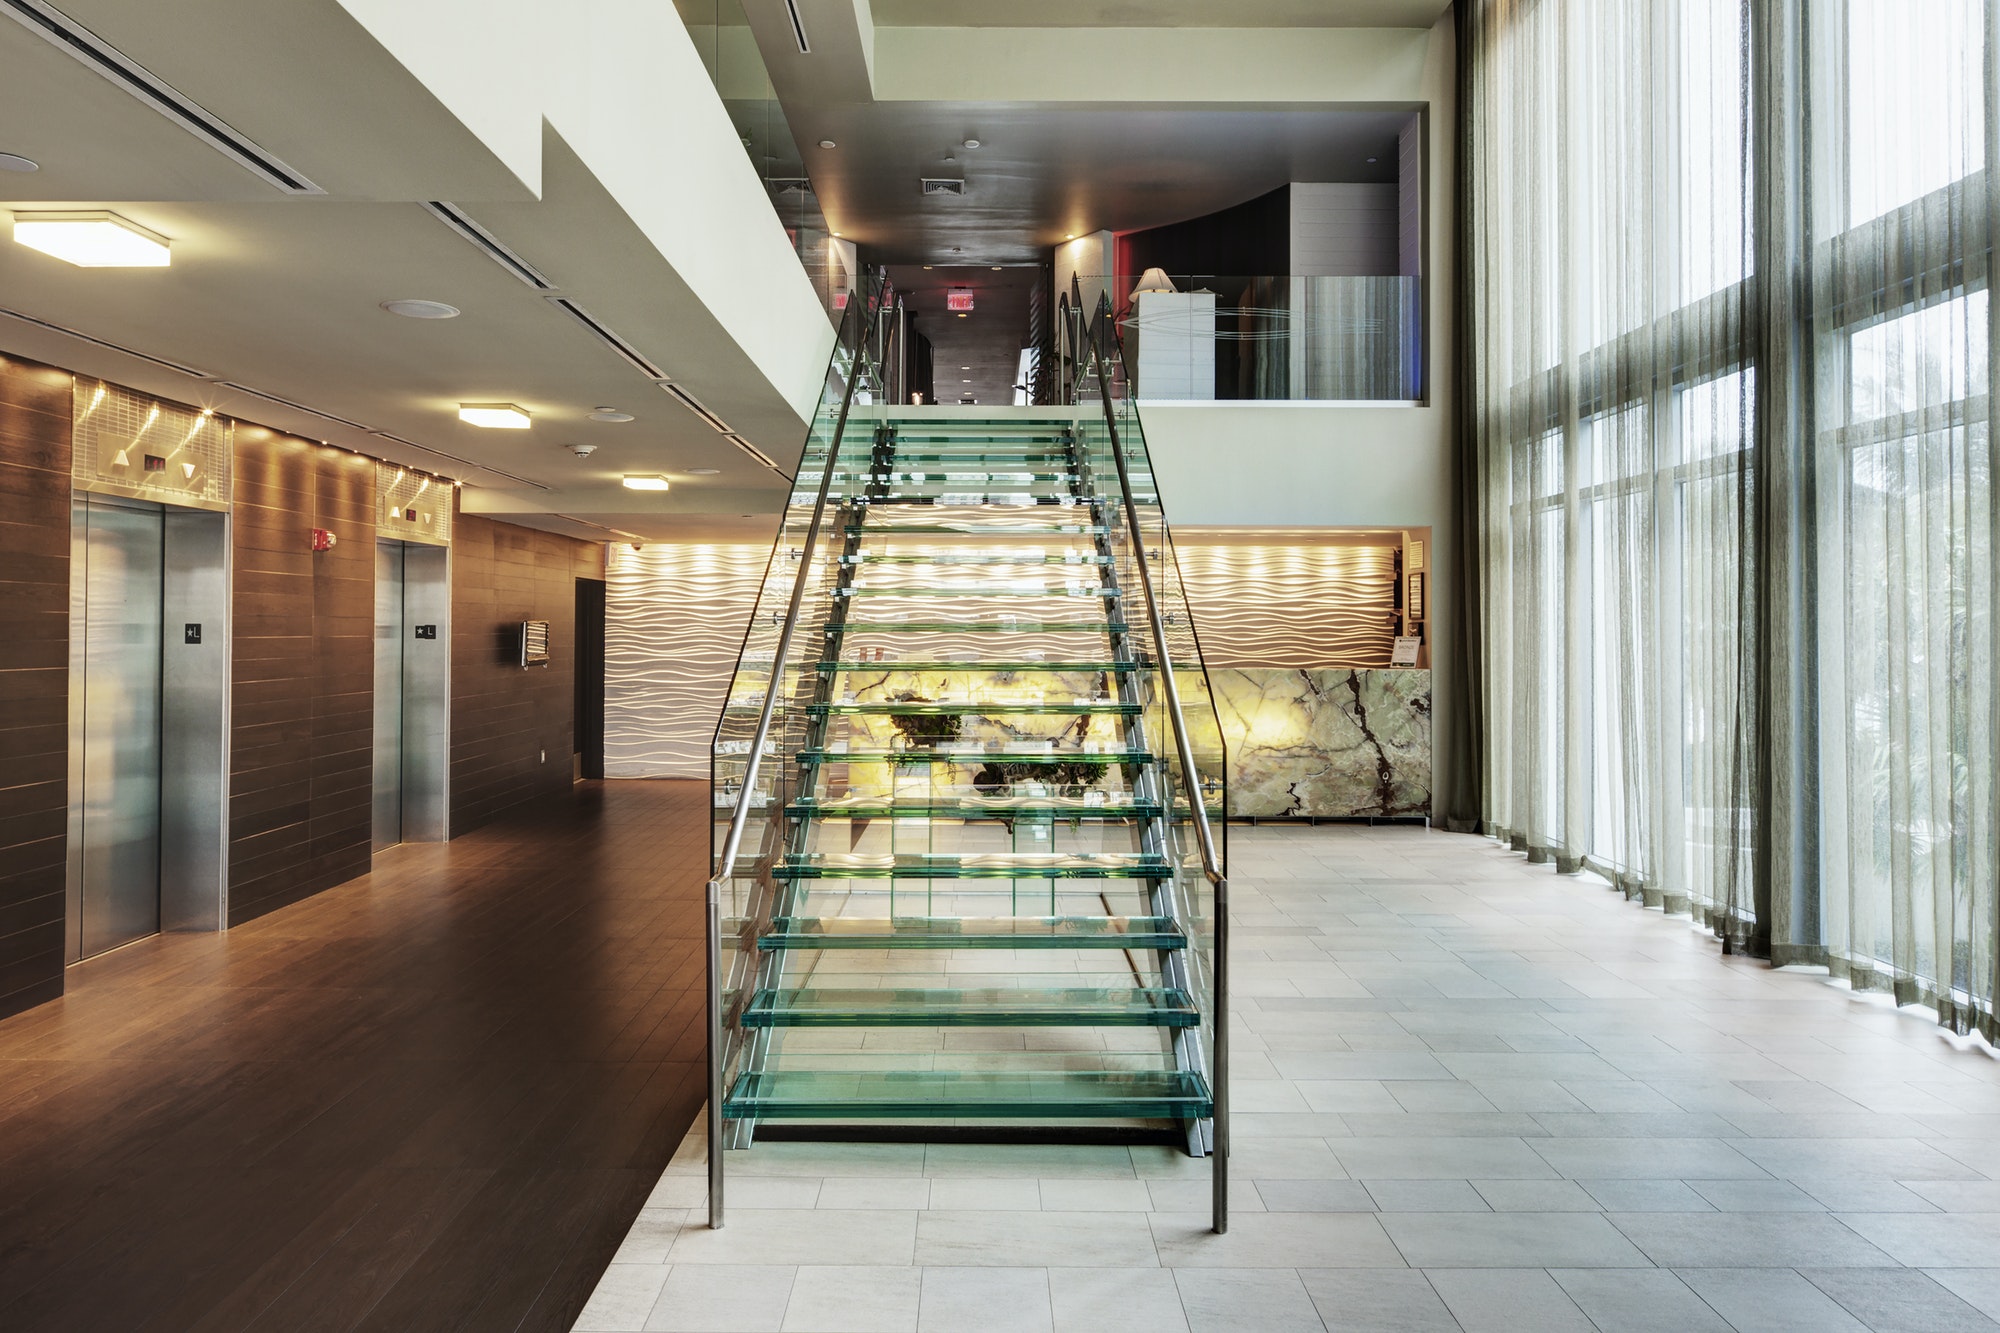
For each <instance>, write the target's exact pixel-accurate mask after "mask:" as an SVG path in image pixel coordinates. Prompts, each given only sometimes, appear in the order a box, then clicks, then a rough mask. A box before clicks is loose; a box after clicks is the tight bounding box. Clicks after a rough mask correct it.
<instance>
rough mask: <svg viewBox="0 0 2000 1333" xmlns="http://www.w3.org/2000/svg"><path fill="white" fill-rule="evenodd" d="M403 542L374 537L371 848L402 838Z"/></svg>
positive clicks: (383, 845)
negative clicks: (376, 540)
mask: <svg viewBox="0 0 2000 1333" xmlns="http://www.w3.org/2000/svg"><path fill="white" fill-rule="evenodd" d="M404 619H405V616H404V614H403V544H402V543H401V542H377V543H375V817H374V826H375V839H374V850H376V851H378V852H379V851H381V850H382V849H383V848H385V847H394V846H395V845H396V844H397V843H399V842H401V841H402V840H403V640H404V639H406V638H407V637H409V635H408V629H407V627H406V626H405V625H404V623H403V621H404Z"/></svg>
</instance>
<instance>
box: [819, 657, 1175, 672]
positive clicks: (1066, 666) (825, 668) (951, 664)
mask: <svg viewBox="0 0 2000 1333" xmlns="http://www.w3.org/2000/svg"><path fill="white" fill-rule="evenodd" d="M818 670H819V671H820V672H822V673H828V672H831V673H835V674H844V673H847V672H851V671H869V672H876V671H995V672H1005V673H1010V674H1015V675H1025V674H1030V673H1033V672H1038V671H1039V672H1065V673H1067V672H1095V673H1097V674H1100V675H1102V674H1106V673H1117V674H1120V675H1126V674H1130V673H1132V672H1135V671H1150V670H1152V668H1151V667H1150V666H1149V665H1147V664H1145V663H1141V662H1063V661H1055V662H1042V661H1037V662H1030V661H1025V660H1022V659H1019V658H1005V659H996V660H994V661H977V660H973V659H970V658H965V659H958V660H948V661H947V660H939V661H909V662H902V661H887V660H884V661H880V662H848V661H832V660H826V661H822V662H820V663H819V664H818Z"/></svg>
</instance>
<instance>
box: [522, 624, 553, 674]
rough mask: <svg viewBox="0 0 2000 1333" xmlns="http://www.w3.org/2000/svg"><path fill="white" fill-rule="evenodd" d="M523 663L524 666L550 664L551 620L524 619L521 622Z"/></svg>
mask: <svg viewBox="0 0 2000 1333" xmlns="http://www.w3.org/2000/svg"><path fill="white" fill-rule="evenodd" d="M520 634H521V665H522V666H524V667H531V666H547V665H548V664H549V622H548V621H546V620H524V621H522V622H521V630H520Z"/></svg>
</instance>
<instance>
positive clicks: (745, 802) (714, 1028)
mask: <svg viewBox="0 0 2000 1333" xmlns="http://www.w3.org/2000/svg"><path fill="white" fill-rule="evenodd" d="M860 327H861V330H862V332H861V337H860V338H859V339H857V343H858V346H857V347H856V349H855V353H854V360H853V362H852V364H850V365H849V367H848V372H847V388H846V389H845V390H844V391H843V392H842V394H841V397H840V416H839V417H838V419H836V421H835V422H834V427H833V439H832V440H831V441H830V442H829V443H828V445H827V453H826V472H825V475H823V476H822V477H821V478H820V481H819V496H818V498H817V499H816V500H815V501H814V504H813V515H812V522H810V523H809V524H807V525H806V536H805V543H804V549H803V551H802V552H801V554H800V556H799V573H798V577H797V578H795V579H794V580H793V581H792V596H791V600H790V601H789V602H788V603H787V605H786V607H785V621H784V625H783V627H782V628H780V630H779V631H778V647H777V649H776V651H774V652H773V653H772V655H771V682H770V684H769V685H768V686H767V687H766V688H765V690H764V706H763V708H762V709H761V710H760V711H759V712H758V714H757V730H756V732H755V734H754V735H753V736H752V737H751V740H750V762H749V764H748V765H747V766H746V767H745V768H744V770H743V785H742V787H741V788H740V789H739V790H738V791H737V794H736V813H735V814H733V815H731V816H730V817H729V835H728V837H726V838H724V839H723V842H722V854H721V855H720V856H718V857H717V858H716V862H715V877H714V878H713V879H711V880H710V881H709V884H708V973H709V975H708V1015H709V1017H708V1097H709V1101H708V1225H709V1226H710V1228H712V1229H714V1230H718V1231H719V1230H721V1228H722V1197H723V1178H722V1151H723V1149H722V1074H723V1070H722V886H723V885H724V884H726V883H728V882H729V880H730V878H731V877H732V876H733V875H734V874H735V871H736V855H737V852H738V851H739V849H740V848H741V847H742V845H743V829H744V826H745V825H746V824H747V823H748V822H749V818H750V802H751V793H752V792H753V791H754V790H756V786H757V769H758V767H759V766H760V765H761V764H762V763H763V761H764V742H765V741H767V740H769V739H770V735H771V718H772V715H773V713H774V712H775V710H776V707H777V702H778V686H779V683H780V682H781V681H782V680H783V678H784V674H785V662H786V659H787V658H788V657H789V656H790V655H791V650H792V636H793V634H794V633H795V632H796V631H797V629H798V625H799V607H800V606H801V605H802V604H803V603H804V601H805V594H806V579H807V578H808V577H809V576H810V574H811V572H812V563H813V559H812V558H813V548H814V547H816V546H818V545H819V533H820V528H821V527H822V526H823V525H824V523H825V520H826V501H827V496H828V495H830V494H831V493H832V491H833V471H834V463H835V462H836V461H838V459H839V458H840V443H841V441H842V440H843V439H844V438H845V437H846V435H847V414H848V411H849V409H850V408H852V407H853V406H854V387H855V385H857V384H858V383H860V381H861V375H862V370H863V368H864V367H865V366H867V365H868V362H869V357H868V346H867V343H868V330H867V321H865V320H863V321H861V324H860ZM834 355H835V356H836V357H837V356H839V355H840V350H839V347H838V345H837V344H836V346H835V349H834ZM778 539H779V540H780V541H783V540H784V531H783V528H782V527H781V528H780V529H779V533H778Z"/></svg>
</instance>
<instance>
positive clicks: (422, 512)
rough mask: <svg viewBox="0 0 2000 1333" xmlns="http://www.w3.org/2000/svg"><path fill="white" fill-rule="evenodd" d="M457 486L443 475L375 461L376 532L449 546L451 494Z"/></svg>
mask: <svg viewBox="0 0 2000 1333" xmlns="http://www.w3.org/2000/svg"><path fill="white" fill-rule="evenodd" d="M455 489H456V488H454V487H453V486H452V484H451V483H450V482H448V481H446V480H444V479H443V478H442V477H433V476H432V475H431V474H430V473H428V472H418V471H416V470H414V469H412V468H406V467H398V466H397V465H396V464H394V463H383V462H379V461H378V462H377V463H376V464H375V535H376V536H378V537H388V538H390V539H391V540H394V541H403V542H422V543H423V544H425V545H426V546H449V545H451V519H452V497H453V493H454V491H455Z"/></svg>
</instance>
